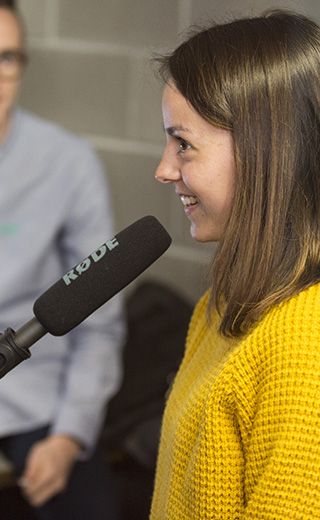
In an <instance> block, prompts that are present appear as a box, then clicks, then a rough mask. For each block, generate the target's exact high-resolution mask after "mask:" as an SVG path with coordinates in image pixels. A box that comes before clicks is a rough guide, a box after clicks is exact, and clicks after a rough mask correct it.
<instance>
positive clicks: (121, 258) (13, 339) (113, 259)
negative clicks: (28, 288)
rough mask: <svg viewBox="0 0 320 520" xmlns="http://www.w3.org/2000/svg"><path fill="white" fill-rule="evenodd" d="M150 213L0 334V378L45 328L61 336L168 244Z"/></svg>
mask: <svg viewBox="0 0 320 520" xmlns="http://www.w3.org/2000/svg"><path fill="white" fill-rule="evenodd" d="M170 244H171V237H170V235H169V234H168V233H167V231H166V230H165V228H164V227H163V226H162V224H160V222H159V221H158V220H157V219H156V218H155V217H153V216H146V217H143V218H141V219H139V220H137V221H136V222H134V223H133V224H131V225H130V226H128V227H127V228H125V229H124V230H122V231H121V232H120V233H118V234H117V235H116V236H115V237H113V238H111V239H110V240H107V241H106V242H105V243H104V244H102V245H101V246H100V247H98V248H97V249H96V250H95V251H93V252H92V253H91V254H90V255H89V256H88V257H87V258H85V259H84V260H82V261H81V262H80V263H79V264H77V265H76V266H75V267H73V268H72V269H71V270H70V271H68V272H67V273H66V274H65V275H64V276H63V277H62V278H61V279H60V280H58V281H57V282H56V283H55V284H53V285H52V286H51V287H50V288H49V289H48V290H47V291H45V292H44V293H43V294H41V296H39V298H38V299H37V300H36V301H35V303H34V306H33V313H34V316H35V317H34V318H32V319H31V320H30V321H28V322H27V323H26V324H24V325H23V326H22V327H21V328H20V329H18V330H17V331H14V330H13V329H11V328H9V329H7V330H6V331H5V333H4V334H2V335H1V336H0V378H1V377H3V376H4V375H5V374H6V373H7V372H9V371H10V370H11V369H12V368H14V367H15V366H16V365H18V364H19V363H20V362H21V361H23V360H24V359H26V358H28V357H30V356H31V353H30V351H29V347H30V346H32V345H33V344H34V343H35V342H36V341H38V340H39V339H40V338H42V337H43V336H44V335H45V334H46V333H47V332H49V333H50V334H52V335H53V336H62V335H64V334H66V333H67V332H69V331H70V330H72V329H73V328H74V327H76V326H77V325H79V323H81V322H82V321H83V320H85V319H86V318H87V317H88V316H90V314H92V313H93V312H94V311H95V310H97V309H98V308H99V307H101V306H102V305H103V304H104V303H106V302H107V301H108V300H109V299H110V298H112V296H114V295H115V294H116V293H118V292H119V291H121V289H123V288H124V287H126V286H127V285H128V284H129V283H130V282H132V281H133V280H134V279H135V278H136V277H137V276H139V275H140V274H141V273H142V272H143V271H144V270H145V269H147V268H148V267H149V266H150V265H151V264H152V263H153V262H155V260H157V259H158V258H159V257H160V256H161V255H162V254H163V253H164V252H165V251H166V250H167V249H168V247H169V246H170Z"/></svg>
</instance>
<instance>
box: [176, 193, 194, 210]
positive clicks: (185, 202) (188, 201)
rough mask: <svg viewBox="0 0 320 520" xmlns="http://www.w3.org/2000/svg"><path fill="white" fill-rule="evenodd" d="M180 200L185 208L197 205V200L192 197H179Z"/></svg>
mask: <svg viewBox="0 0 320 520" xmlns="http://www.w3.org/2000/svg"><path fill="white" fill-rule="evenodd" d="M179 196H180V200H181V202H182V204H183V206H184V207H185V208H189V207H190V206H195V205H196V204H198V202H199V201H198V199H197V198H196V197H194V196H193V195H179Z"/></svg>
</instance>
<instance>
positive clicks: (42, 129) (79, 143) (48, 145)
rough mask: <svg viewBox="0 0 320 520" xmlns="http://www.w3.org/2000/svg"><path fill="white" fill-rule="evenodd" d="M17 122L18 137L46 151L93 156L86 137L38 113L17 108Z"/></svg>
mask: <svg viewBox="0 0 320 520" xmlns="http://www.w3.org/2000/svg"><path fill="white" fill-rule="evenodd" d="M16 117H17V123H18V129H19V130H20V132H19V136H20V139H22V140H24V141H25V142H27V143H29V144H30V145H33V146H35V144H36V143H38V149H39V151H41V148H40V146H42V150H43V151H45V152H46V153H49V152H50V151H51V152H55V153H58V152H59V154H60V155H61V154H64V155H65V154H67V155H68V156H72V155H77V156H78V155H80V156H82V157H85V156H95V152H94V151H93V149H92V147H91V145H90V144H89V143H88V141H87V140H86V139H83V138H82V137H80V136H78V135H76V134H74V133H72V132H70V131H68V130H67V129H65V128H63V127H61V126H60V125H58V124H57V123H55V122H53V121H49V120H47V119H43V118H42V117H39V116H38V115H35V114H33V113H30V112H28V111H26V110H23V109H18V110H17V114H16Z"/></svg>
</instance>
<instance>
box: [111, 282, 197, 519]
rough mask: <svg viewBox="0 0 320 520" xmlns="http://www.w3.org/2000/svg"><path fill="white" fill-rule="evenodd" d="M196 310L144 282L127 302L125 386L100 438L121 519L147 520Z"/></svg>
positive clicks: (163, 288) (171, 293) (113, 403)
mask: <svg viewBox="0 0 320 520" xmlns="http://www.w3.org/2000/svg"><path fill="white" fill-rule="evenodd" d="M192 309H193V305H192V303H191V302H189V301H187V300H186V299H185V298H184V297H183V296H181V295H180V294H179V293H178V292H176V291H174V290H173V289H171V288H169V287H167V286H165V285H163V284H160V283H158V282H155V281H146V282H143V283H141V284H140V285H138V286H137V287H136V288H135V289H134V291H133V292H132V293H131V294H130V295H129V297H128V298H127V300H126V319H127V327H128V333H127V338H126V341H125V345H124V350H123V381H122V385H121V387H120V390H119V391H118V393H117V394H116V395H115V396H114V398H113V399H112V400H111V401H110V403H109V406H108V413H107V418H106V423H105V427H104V431H103V436H102V442H103V445H104V450H105V452H106V454H107V458H108V461H109V463H110V464H111V465H112V466H113V468H114V470H115V477H116V480H118V485H119V494H120V497H119V498H120V502H121V504H122V508H123V510H124V514H123V517H122V518H123V519H127V518H128V519H129V518H130V520H134V518H139V520H143V518H146V519H147V518H148V512H149V507H150V498H151V492H152V486H153V477H154V470H155V463H156V455H157V450H158V443H159V434H160V427H161V420H162V414H163V410H164V405H165V400H166V394H167V392H168V389H169V387H170V385H171V382H172V380H173V378H174V376H175V374H176V372H177V369H178V367H179V364H180V361H181V359H182V356H183V353H184V345H185V338H186V334H187V329H188V324H189V321H190V317H191V314H192ZM138 502H139V503H138ZM135 514H136V516H134V515H135ZM139 515H140V516H139Z"/></svg>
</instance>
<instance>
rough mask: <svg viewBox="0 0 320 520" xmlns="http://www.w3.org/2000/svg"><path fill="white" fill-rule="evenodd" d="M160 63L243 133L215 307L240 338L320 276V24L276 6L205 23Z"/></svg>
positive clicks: (210, 115)
mask: <svg viewBox="0 0 320 520" xmlns="http://www.w3.org/2000/svg"><path fill="white" fill-rule="evenodd" d="M160 62H161V65H160V72H161V75H162V77H163V78H164V80H165V81H168V80H170V81H173V82H174V84H175V86H176V87H177V88H178V90H179V91H180V92H181V94H182V95H183V96H184V97H185V98H186V99H187V100H188V101H189V103H190V104H191V105H192V106H193V107H194V108H195V110H196V111H197V112H198V113H199V114H200V115H201V116H202V117H203V118H204V119H206V120H207V121H208V122H210V123H211V124H213V125H216V126H219V127H222V128H226V129H230V130H231V131H232V133H233V138H234V148H235V160H236V170H237V173H236V178H237V180H236V193H235V197H234V201H233V208H232V211H231V215H230V218H229V222H228V224H227V227H226V230H225V233H224V236H223V237H222V239H221V241H220V243H219V247H218V250H217V253H216V255H215V257H214V259H213V263H212V267H211V271H210V284H211V300H210V304H211V305H210V308H211V307H212V306H216V307H217V308H218V309H219V310H220V312H221V314H222V321H221V327H220V330H221V332H222V333H223V334H224V335H227V336H239V335H241V334H243V333H245V332H247V331H248V330H249V329H250V327H251V326H252V325H253V324H254V323H255V322H256V321H257V320H258V319H259V318H260V317H261V316H262V314H264V313H265V312H266V310H267V309H268V308H270V306H271V305H274V304H276V303H279V302H281V301H283V300H285V299H287V298H289V297H290V296H292V295H294V294H296V293H297V292H299V291H300V290H301V289H303V288H306V287H308V286H310V285H311V284H314V283H315V282H318V281H319V280H320V29H319V27H318V26H317V24H315V23H314V22H313V21H311V20H309V19H308V18H306V17H304V16H302V15H298V14H294V13H288V12H285V11H273V12H270V13H267V14H265V15H263V16H261V17H256V18H248V19H240V20H235V21H233V22H231V23H227V24H224V25H211V26H210V27H207V28H205V29H201V30H200V31H199V30H198V31H197V32H196V33H195V34H193V35H192V36H189V38H188V39H187V40H186V41H185V42H184V43H182V44H181V45H180V46H179V47H178V48H177V49H176V50H175V51H174V52H173V53H172V54H170V55H169V56H164V57H162V58H161V59H160Z"/></svg>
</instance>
